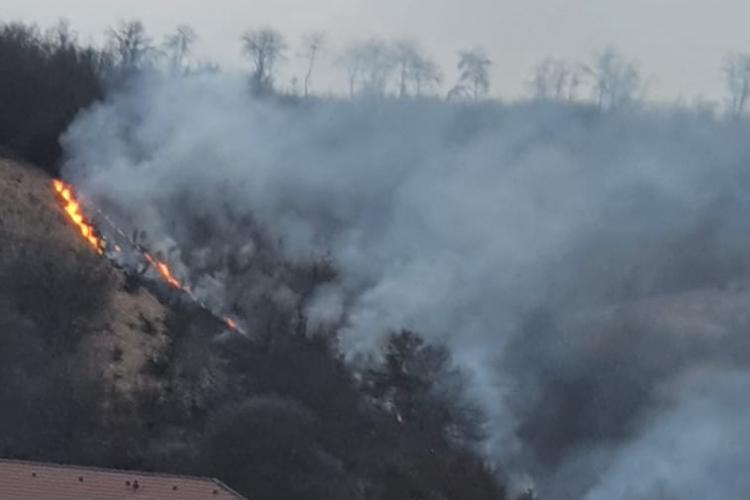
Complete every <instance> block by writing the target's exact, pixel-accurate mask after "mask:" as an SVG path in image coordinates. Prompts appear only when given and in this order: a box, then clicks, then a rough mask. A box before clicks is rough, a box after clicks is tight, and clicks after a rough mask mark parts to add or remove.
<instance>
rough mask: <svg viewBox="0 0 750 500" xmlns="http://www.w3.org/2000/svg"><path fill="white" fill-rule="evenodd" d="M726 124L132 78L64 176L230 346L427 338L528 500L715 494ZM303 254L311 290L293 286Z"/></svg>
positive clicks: (748, 431)
mask: <svg viewBox="0 0 750 500" xmlns="http://www.w3.org/2000/svg"><path fill="white" fill-rule="evenodd" d="M748 132H750V129H749V128H748V126H747V125H746V124H745V123H744V122H741V121H734V122H724V121H720V120H717V119H715V118H713V117H712V116H707V115H703V114H700V113H699V112H693V111H690V110H678V109H671V110H644V109H640V110H635V109H629V110H628V109H624V110H619V111H610V112H601V111H598V110H595V109H591V108H589V107H587V106H585V105H573V104H571V105H563V104H554V103H518V104H509V105H500V104H491V103H490V104H487V103H485V104H481V105H480V104H470V103H446V102H441V101H437V100H431V99H417V100H408V99H403V100H397V99H387V98H386V99H374V100H368V99H361V100H355V101H338V100H333V99H330V100H310V101H306V102H285V101H283V100H275V99H272V98H266V99H255V98H253V97H252V95H251V94H250V93H249V92H248V89H247V81H246V80H245V79H243V78H240V77H234V76H231V75H219V74H212V75H193V76H189V77H180V78H174V77H170V78H167V77H163V76H158V75H150V76H146V77H143V78H141V79H140V80H138V81H137V82H134V83H133V84H132V85H130V86H129V87H128V88H127V89H126V90H123V91H121V92H119V93H117V94H116V95H114V96H113V97H111V98H110V99H108V100H107V101H106V102H103V103H99V104H97V105H95V106H94V107H92V108H91V109H89V110H88V111H86V112H84V113H82V114H81V115H80V116H79V118H78V119H77V120H76V122H75V123H74V125H73V126H72V127H71V128H70V129H69V131H68V132H67V134H66V135H65V137H64V139H63V143H64V147H65V150H66V154H67V162H66V165H65V170H64V172H65V175H66V179H67V180H69V181H70V182H72V183H74V184H75V185H76V186H77V187H78V188H79V189H80V190H81V191H82V192H83V193H85V194H86V195H88V196H89V197H91V198H92V199H93V200H95V201H96V202H97V203H98V205H99V206H101V207H103V208H105V209H106V210H107V211H108V212H109V213H111V214H113V216H114V217H116V218H118V220H120V221H122V222H123V223H124V224H125V225H126V226H128V227H129V228H138V229H141V230H144V231H145V232H146V233H147V235H148V239H149V240H150V242H151V245H152V246H155V247H157V248H158V249H160V250H161V251H162V253H163V254H164V255H165V256H167V258H168V260H169V262H170V263H171V264H172V265H173V266H174V267H175V269H177V270H178V272H179V273H181V275H182V276H181V277H182V278H183V279H185V280H186V281H187V282H188V283H190V284H191V286H192V287H193V289H194V290H195V291H196V294H199V295H200V296H201V298H202V299H204V300H206V301H207V302H209V303H214V304H216V306H217V307H221V308H222V309H223V310H226V311H230V312H232V313H233V314H235V315H236V316H237V317H238V318H239V319H240V321H241V322H242V323H243V324H244V325H245V327H246V329H247V330H248V332H250V333H251V334H252V331H253V329H254V324H255V322H257V321H259V317H260V316H261V315H262V314H261V312H259V310H258V304H263V303H268V304H272V305H273V307H274V308H276V309H278V310H281V311H284V310H294V308H301V310H304V311H305V315H304V316H305V317H304V319H302V320H300V321H304V322H305V328H307V329H308V330H309V331H310V330H318V329H333V330H336V331H338V333H339V335H340V337H341V341H342V346H343V348H344V349H345V351H346V352H347V353H348V354H350V355H352V356H354V355H355V354H357V353H362V352H371V351H372V350H373V349H376V348H377V347H378V345H379V342H380V341H381V340H382V339H383V338H384V335H385V334H386V333H388V332H389V331H391V330H394V329H401V328H410V329H413V330H416V331H418V332H420V333H421V334H422V335H424V336H425V337H426V338H428V339H429V340H431V341H433V342H439V343H444V344H446V345H447V346H448V347H449V348H450V349H451V351H452V353H453V355H454V357H455V359H456V360H457V361H458V362H459V363H460V365H461V366H462V367H463V368H464V370H465V371H466V372H467V373H468V374H469V376H470V379H471V397H472V398H474V399H475V400H476V401H478V402H480V404H481V405H482V408H483V409H484V411H485V412H486V413H487V415H488V418H489V421H488V424H487V431H488V436H489V437H488V439H487V440H486V442H485V443H484V445H483V449H482V450H481V451H482V452H483V453H485V454H486V456H487V457H488V460H491V461H493V462H495V463H497V464H498V465H499V466H500V468H501V469H502V470H505V471H507V473H508V474H510V475H511V476H512V477H514V478H515V479H516V480H517V481H518V482H519V484H525V483H524V481H525V479H524V478H528V479H527V480H528V481H531V482H532V483H533V484H534V486H535V488H536V489H538V491H539V492H540V493H541V494H542V497H543V498H551V499H568V498H571V499H573V498H586V499H587V500H600V499H602V500H603V499H625V498H627V499H650V498H681V499H682V498H688V499H690V498H696V499H698V498H736V497H738V495H740V494H741V492H743V491H744V492H746V491H748V489H750V485H748V484H747V483H746V482H745V483H742V482H741V480H739V479H738V478H742V477H743V475H742V472H741V471H742V470H744V469H745V468H747V466H748V465H750V463H749V462H750V461H748V458H747V457H748V454H747V453H743V450H746V449H747V448H748V445H750V421H748V418H747V415H748V414H749V411H748V410H749V409H748V407H747V404H746V403H743V401H745V400H746V396H745V395H746V394H747V389H748V384H749V383H750V382H749V381H750V360H749V359H748V355H747V353H748V352H750V350H748V347H750V345H748V340H747V338H748V337H747V335H746V331H747V327H748V322H750V316H748V314H747V312H746V310H747V303H748V299H750V293H748V292H747V291H746V290H745V284H746V280H747V278H748V271H749V270H750V253H748V252H747V248H748V247H749V245H750V196H748V193H749V192H750V191H749V190H748V187H750V186H749V185H750V174H749V173H748V172H750V171H748V169H747V165H748V161H749V160H750V148H748V146H747V144H748V142H747V140H746V138H747V137H748ZM279 255H281V256H283V259H282V258H280V257H279ZM309 262H326V263H330V265H331V266H332V267H333V269H335V278H333V279H332V280H331V281H329V282H328V283H327V284H326V285H325V286H322V287H318V288H317V289H312V290H308V291H307V292H305V293H301V292H300V291H299V290H300V287H298V286H293V285H292V284H291V282H292V281H293V274H294V273H293V269H292V268H291V267H293V266H294V265H295V263H309ZM290 266H291V267H290ZM263 301H266V302H263Z"/></svg>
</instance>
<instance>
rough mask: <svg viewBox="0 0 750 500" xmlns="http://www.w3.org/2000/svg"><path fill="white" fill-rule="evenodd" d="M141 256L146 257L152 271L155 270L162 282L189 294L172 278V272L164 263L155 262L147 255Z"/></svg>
mask: <svg viewBox="0 0 750 500" xmlns="http://www.w3.org/2000/svg"><path fill="white" fill-rule="evenodd" d="M143 255H144V256H145V257H146V260H147V261H148V263H149V264H151V265H152V266H153V267H154V269H156V271H157V272H158V273H159V274H160V275H161V277H162V279H164V281H166V282H167V284H168V285H169V286H171V287H172V288H177V289H179V290H184V291H186V292H189V290H188V289H187V288H186V287H184V286H183V285H182V283H180V281H179V280H178V279H177V278H175V277H174V274H172V270H171V269H170V268H169V266H168V265H167V263H166V262H162V261H160V260H156V259H155V258H153V257H152V256H151V254H149V253H144V254H143Z"/></svg>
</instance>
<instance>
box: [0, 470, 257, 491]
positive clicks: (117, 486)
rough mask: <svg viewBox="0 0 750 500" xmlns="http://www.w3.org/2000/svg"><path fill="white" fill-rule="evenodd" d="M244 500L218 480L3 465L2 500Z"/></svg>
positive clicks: (132, 472)
mask: <svg viewBox="0 0 750 500" xmlns="http://www.w3.org/2000/svg"><path fill="white" fill-rule="evenodd" d="M170 499H175V500H177V499H179V500H243V499H244V497H242V496H240V495H239V494H238V493H236V492H234V491H232V490H231V489H230V488H229V487H228V486H226V485H224V484H223V483H221V482H220V481H217V480H215V479H208V478H200V477H190V476H173V475H166V474H151V473H145V472H134V471H124V470H114V469H96V468H89V467H77V466H68V465H55V464H46V463H36V462H23V461H17V460H0V500H170Z"/></svg>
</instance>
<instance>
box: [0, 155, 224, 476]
mask: <svg viewBox="0 0 750 500" xmlns="http://www.w3.org/2000/svg"><path fill="white" fill-rule="evenodd" d="M0 241H1V242H2V243H1V244H0V350H3V351H4V352H3V353H2V354H3V355H4V356H8V359H10V360H12V361H13V363H6V367H7V373H0V383H3V384H4V385H5V390H6V393H5V394H4V396H6V399H7V403H6V404H9V405H10V404H23V402H24V400H25V399H26V398H34V396H33V395H32V394H33V392H34V391H39V392H40V393H41V394H43V395H42V396H38V397H36V401H35V404H38V405H39V408H36V409H33V411H31V410H30V411H31V413H32V414H33V415H39V414H40V413H42V414H44V415H45V417H44V418H45V419H49V421H50V423H44V422H43V423H34V424H33V425H32V424H31V423H29V434H30V435H33V434H34V433H37V434H38V429H39V428H40V427H42V428H44V427H48V426H53V427H54V425H55V423H54V422H56V421H57V420H56V416H55V415H53V413H54V412H53V411H52V410H51V408H52V407H54V404H53V403H51V402H50V401H49V400H50V398H52V399H54V398H58V397H59V398H62V400H63V401H61V402H60V404H61V405H62V407H63V408H64V411H63V412H67V411H68V409H70V408H72V409H71V410H70V415H71V420H80V421H81V422H80V423H79V422H73V423H71V425H73V426H74V427H75V428H78V427H79V426H80V427H81V429H80V430H81V432H87V431H88V432H90V433H91V434H97V435H98V437H97V438H96V439H98V440H99V443H98V445H100V446H101V447H104V448H106V447H108V446H110V445H111V443H108V442H107V441H108V440H110V439H111V440H113V442H114V441H116V440H117V439H126V440H137V439H143V441H144V443H148V444H147V446H148V449H147V450H142V454H143V456H146V455H149V456H154V455H159V454H161V453H168V451H166V450H169V449H172V448H173V447H175V446H183V441H185V433H189V432H191V430H190V429H189V427H190V425H189V418H190V414H191V412H195V411H202V409H205V407H206V405H207V401H208V400H209V399H210V398H211V397H214V396H216V395H217V394H219V393H220V392H221V388H222V386H223V382H222V380H223V375H222V374H223V364H222V362H221V360H220V357H219V356H218V355H217V354H216V353H215V350H214V349H212V346H211V338H212V336H213V335H214V334H215V333H217V331H220V325H219V324H218V322H217V321H216V320H215V319H214V318H212V317H209V316H208V315H206V314H205V313H204V312H202V311H196V310H192V309H191V308H189V307H185V306H184V305H180V303H179V300H177V299H178V298H175V297H170V295H169V294H168V293H167V294H164V297H161V298H162V299H168V300H171V301H172V302H173V303H172V304H171V305H165V304H166V303H162V302H160V300H159V299H158V298H157V296H156V295H155V293H154V292H159V291H160V288H159V286H158V284H155V283H149V282H148V281H144V282H141V283H138V284H136V285H135V286H133V284H132V282H131V283H127V286H126V281H127V278H126V276H125V274H124V272H123V271H122V270H119V269H117V268H115V267H114V266H112V265H111V264H110V262H109V261H108V260H107V259H106V258H104V257H102V256H100V255H97V253H96V252H95V251H94V250H93V249H92V248H91V247H90V246H89V245H88V244H87V242H86V241H85V240H84V239H83V238H81V236H80V234H78V232H77V229H76V228H75V227H73V225H72V224H71V223H70V221H69V220H68V219H67V218H66V216H65V214H64V213H63V211H62V205H61V202H60V200H59V199H58V198H57V196H56V194H55V193H54V192H53V190H52V187H51V179H50V178H49V177H48V176H47V174H45V173H44V172H42V171H41V170H39V169H37V168H35V167H34V166H31V165H27V164H22V163H19V162H16V161H11V160H8V159H0ZM149 287H151V290H149ZM26 355H28V363H26V364H24V363H22V362H21V361H18V360H24V359H25V358H24V356H26ZM0 357H1V356H0ZM16 362H17V365H16ZM25 370H26V371H25ZM30 378H33V379H34V380H27V379H30ZM81 381H83V383H82V382H81ZM26 383H28V384H29V386H30V387H31V386H32V384H38V386H39V388H38V389H37V388H36V386H34V387H35V388H34V389H25V388H24V384H26ZM56 383H60V384H63V386H64V387H65V388H64V389H59V388H56V387H54V385H55V384H56ZM84 387H85V389H84ZM14 388H15V389H14ZM66 391H67V392H69V394H65V393H66ZM77 391H80V392H81V393H80V394H78V393H77ZM1 392H2V391H0V393H1ZM2 396H3V394H0V397H2ZM87 405H88V406H89V407H90V408H88V409H86V410H85V411H84V407H87ZM48 411H49V413H50V414H49V415H46V412H48ZM58 411H59V410H58ZM165 412H169V413H170V415H168V416H167V417H165V416H164V414H165ZM11 413H12V412H11ZM20 415H22V413H19V415H16V416H14V417H13V418H15V419H16V420H28V419H29V418H30V417H29V416H25V417H22V416H20ZM8 418H10V417H8ZM86 418H92V419H93V421H92V422H89V423H86V422H84V421H85V419H86ZM45 422H46V421H45ZM155 422H156V423H155ZM13 425H17V424H14V423H12V422H9V423H8V426H9V427H8V428H12V426H13ZM86 426H88V428H87V427H86ZM94 428H96V429H98V431H94V430H93V429H94ZM60 432H61V434H64V435H65V437H64V438H61V439H65V440H69V439H70V438H69V434H71V431H70V429H68V430H64V429H63V430H61V431H60ZM101 436H108V437H105V438H101ZM40 439H42V438H41V437H40ZM32 441H33V439H31V438H29V437H28V436H26V437H22V436H21V435H20V434H19V436H12V435H10V434H8V435H7V436H6V435H3V436H0V455H3V454H4V455H6V456H7V455H11V456H20V457H22V458H37V456H36V455H38V458H43V459H49V458H50V456H49V455H48V453H46V452H44V451H39V450H38V449H37V448H39V447H37V448H34V447H33V446H32V447H31V448H30V449H29V450H27V449H26V446H27V443H31V442H32ZM19 446H20V448H19ZM28 446H31V445H28ZM48 446H49V447H50V449H64V446H63V445H60V444H56V443H54V440H53V439H51V438H46V439H44V442H43V443H42V445H41V447H42V449H44V448H45V447H48ZM71 446H74V447H76V448H80V445H71ZM128 446H129V448H130V449H132V448H138V446H133V445H132V443H131V444H130V445H128ZM55 447H56V448H55ZM19 449H20V450H21V451H19ZM4 450H5V451H4ZM24 450H26V451H24ZM139 453H140V452H139ZM129 455H131V456H124V457H114V458H112V459H111V460H110V464H111V465H123V466H127V465H129V464H138V461H139V458H138V457H134V456H132V455H133V453H132V452H131V453H129ZM70 456H71V454H70V452H64V453H63V452H61V457H64V458H66V459H67V458H69V457H70ZM79 460H81V461H84V462H85V461H88V460H89V458H87V457H86V456H85V454H84V455H83V456H81V458H79ZM91 460H94V459H91ZM139 465H142V464H139Z"/></svg>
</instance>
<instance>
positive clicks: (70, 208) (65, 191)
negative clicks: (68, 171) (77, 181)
mask: <svg viewBox="0 0 750 500" xmlns="http://www.w3.org/2000/svg"><path fill="white" fill-rule="evenodd" d="M52 187H53V188H54V189H55V192H56V193H57V194H58V196H59V197H60V199H62V201H63V202H64V203H65V207H64V209H65V213H66V214H68V218H69V219H70V221H71V222H72V223H73V224H74V225H75V226H76V227H77V228H78V231H79V232H80V233H81V236H83V238H84V239H85V240H86V241H87V242H88V243H89V245H91V246H92V247H94V250H96V252H97V253H98V254H102V253H103V250H102V247H103V244H102V240H101V239H100V238H99V237H98V236H97V235H96V231H94V226H92V225H91V224H90V223H89V222H88V221H87V220H86V217H85V216H84V215H83V211H82V210H81V204H80V202H79V201H78V200H76V198H75V195H74V193H73V188H71V187H70V186H69V185H67V184H65V183H64V182H63V181H61V180H58V179H55V180H53V181H52Z"/></svg>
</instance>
